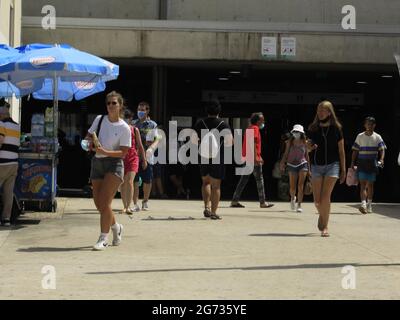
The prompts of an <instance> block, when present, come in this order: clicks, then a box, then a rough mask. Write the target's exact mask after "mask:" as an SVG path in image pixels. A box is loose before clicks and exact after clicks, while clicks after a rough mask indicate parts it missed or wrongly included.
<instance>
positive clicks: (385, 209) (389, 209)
mask: <svg viewBox="0 0 400 320" xmlns="http://www.w3.org/2000/svg"><path fill="white" fill-rule="evenodd" d="M348 207H351V208H354V209H355V210H356V211H358V208H359V207H360V205H358V204H351V205H348ZM372 210H373V213H372V214H379V215H382V216H385V217H388V218H393V219H400V205H397V204H372ZM368 214H371V213H368ZM368 214H367V215H368ZM358 215H363V214H361V213H358Z"/></svg>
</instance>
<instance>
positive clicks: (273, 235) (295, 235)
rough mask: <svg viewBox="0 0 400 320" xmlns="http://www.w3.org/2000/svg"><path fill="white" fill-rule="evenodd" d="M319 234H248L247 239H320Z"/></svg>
mask: <svg viewBox="0 0 400 320" xmlns="http://www.w3.org/2000/svg"><path fill="white" fill-rule="evenodd" d="M320 236H321V235H320V234H317V233H304V234H295V233H265V234H262V233H259V234H257V233H256V234H249V237H294V238H296V237H320Z"/></svg>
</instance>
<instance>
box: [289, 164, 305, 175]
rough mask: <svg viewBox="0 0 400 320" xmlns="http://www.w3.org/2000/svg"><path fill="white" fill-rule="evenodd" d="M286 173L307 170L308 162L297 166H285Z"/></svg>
mask: <svg viewBox="0 0 400 320" xmlns="http://www.w3.org/2000/svg"><path fill="white" fill-rule="evenodd" d="M287 170H288V173H299V172H308V163H303V164H302V165H300V166H298V167H292V166H289V165H288V166H287Z"/></svg>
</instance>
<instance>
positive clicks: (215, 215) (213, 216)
mask: <svg viewBox="0 0 400 320" xmlns="http://www.w3.org/2000/svg"><path fill="white" fill-rule="evenodd" d="M210 218H211V220H221V219H222V218H221V217H220V216H219V215H217V214H211V217H210Z"/></svg>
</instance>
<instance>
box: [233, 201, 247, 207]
mask: <svg viewBox="0 0 400 320" xmlns="http://www.w3.org/2000/svg"><path fill="white" fill-rule="evenodd" d="M231 208H245V206H244V205H242V204H241V203H239V202H236V203H235V204H233V203H231Z"/></svg>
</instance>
